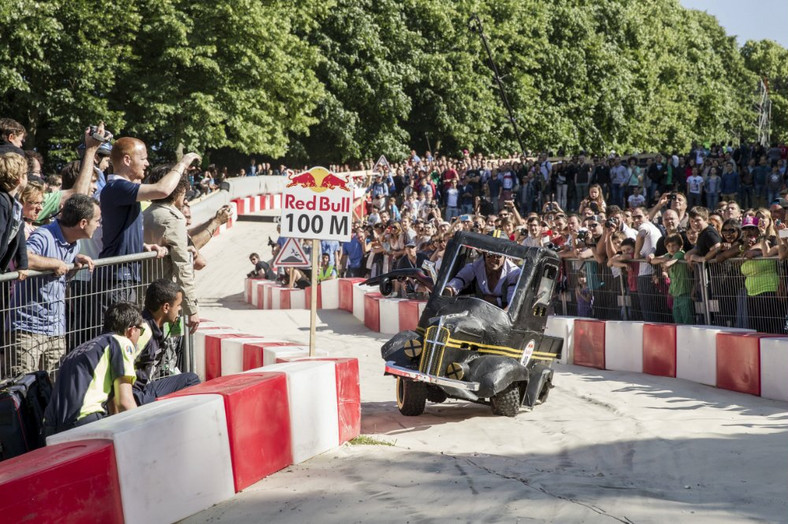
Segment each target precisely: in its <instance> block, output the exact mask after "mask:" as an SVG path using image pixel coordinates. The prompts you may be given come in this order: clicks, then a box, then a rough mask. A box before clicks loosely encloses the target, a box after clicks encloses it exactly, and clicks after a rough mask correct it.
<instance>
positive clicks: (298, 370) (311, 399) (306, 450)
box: [246, 360, 339, 464]
mask: <svg viewBox="0 0 788 524" xmlns="http://www.w3.org/2000/svg"><path fill="white" fill-rule="evenodd" d="M259 372H283V373H285V374H286V375H287V397H288V401H289V404H288V405H289V409H290V434H291V447H292V450H293V463H294V464H299V463H301V462H303V461H305V460H307V459H310V458H312V457H314V456H315V455H319V454H320V453H323V452H325V451H328V450H330V449H332V448H335V447H337V446H338V445H339V414H338V403H337V386H336V371H335V366H334V364H333V363H332V362H322V361H316V360H308V361H301V362H286V363H281V364H273V365H271V366H265V367H262V368H258V369H253V370H250V371H247V372H246V373H259Z"/></svg>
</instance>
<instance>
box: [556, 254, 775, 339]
mask: <svg viewBox="0 0 788 524" xmlns="http://www.w3.org/2000/svg"><path fill="white" fill-rule="evenodd" d="M640 264H647V262H646V261H644V260H633V261H632V263H631V266H630V268H629V269H627V270H624V271H621V270H616V269H611V268H609V267H607V266H606V265H605V264H599V263H597V262H596V261H594V260H593V259H591V260H579V259H566V260H564V263H563V275H564V278H563V279H562V285H561V286H560V288H559V292H558V293H557V294H556V295H555V299H554V304H553V308H554V310H555V312H556V313H557V314H561V315H570V316H582V317H588V318H596V319H600V320H646V321H649V322H669V323H674V322H675V323H687V324H697V325H710V326H725V327H738V328H749V329H754V330H756V331H759V332H762V333H773V334H784V333H787V332H788V329H787V327H788V326H787V325H786V324H787V323H786V320H788V319H786V314H787V313H788V292H787V289H786V282H788V280H787V279H786V277H788V262H787V261H783V260H778V259H776V258H755V259H751V260H750V259H743V258H734V259H729V260H726V261H724V262H719V263H709V262H707V263H704V264H687V263H686V262H683V261H681V262H678V264H684V265H685V267H688V272H687V274H685V277H684V278H685V279H686V282H685V286H684V289H685V290H687V289H688V290H689V296H688V297H687V295H686V294H683V295H681V296H679V297H677V296H673V295H671V292H670V284H671V282H670V279H669V278H668V276H667V274H666V273H665V272H663V270H662V268H661V267H660V266H653V275H652V276H647V275H643V276H637V274H638V273H641V271H640V267H639V265H640ZM581 275H582V276H584V277H585V279H586V283H587V285H586V286H584V287H585V288H586V291H582V289H580V288H578V280H579V277H580V276H581ZM677 309H678V310H679V313H678V316H676V311H677ZM682 311H683V312H685V313H684V314H682V313H681V312H682Z"/></svg>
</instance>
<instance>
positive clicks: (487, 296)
mask: <svg viewBox="0 0 788 524" xmlns="http://www.w3.org/2000/svg"><path fill="white" fill-rule="evenodd" d="M518 278H520V268H519V267H517V266H516V265H515V264H514V262H512V261H511V260H509V259H508V258H506V257H505V256H504V255H501V254H498V253H484V255H483V256H481V257H479V258H477V259H476V260H475V261H473V262H471V263H469V264H467V265H466V266H465V267H463V268H462V269H461V270H460V272H459V273H457V276H455V277H454V278H453V279H451V281H450V282H449V283H448V284H447V285H446V288H445V289H444V294H448V295H449V296H456V295H458V294H459V293H461V292H462V291H463V290H465V289H467V288H469V287H470V286H471V285H474V286H475V291H476V296H477V297H479V298H481V299H483V300H486V301H487V302H489V303H491V304H494V305H496V306H498V307H500V308H504V309H506V307H507V306H508V305H509V302H511V300H512V296H513V295H514V290H515V288H516V287H517V286H516V284H517V279H518Z"/></svg>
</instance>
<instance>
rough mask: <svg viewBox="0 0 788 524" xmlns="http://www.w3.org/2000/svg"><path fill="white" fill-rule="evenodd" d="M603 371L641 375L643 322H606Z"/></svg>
mask: <svg viewBox="0 0 788 524" xmlns="http://www.w3.org/2000/svg"><path fill="white" fill-rule="evenodd" d="M605 369H611V370H614V371H632V372H634V373H643V322H629V321H623V320H608V321H607V323H606V326H605Z"/></svg>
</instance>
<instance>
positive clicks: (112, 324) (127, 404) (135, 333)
mask: <svg viewBox="0 0 788 524" xmlns="http://www.w3.org/2000/svg"><path fill="white" fill-rule="evenodd" d="M142 329H143V320H142V315H141V314H140V310H139V309H137V306H135V305H133V304H130V303H128V302H119V303H117V304H113V305H112V306H110V307H109V308H108V309H107V313H106V315H105V317H104V333H103V334H101V335H99V336H98V337H96V338H94V339H92V340H88V341H87V342H85V343H84V344H82V345H81V346H78V347H77V348H76V349H74V350H73V351H71V352H70V353H68V354H67V355H66V356H65V357H64V358H63V360H62V361H61V363H60V371H59V373H58V377H57V381H56V382H55V387H54V389H53V392H52V400H51V401H50V402H49V405H48V406H47V408H46V411H45V412H44V426H45V430H46V433H47V436H48V435H54V434H55V433H60V432H61V431H66V430H68V429H71V428H75V427H77V426H84V425H85V424H89V423H91V422H94V421H96V420H101V419H102V418H105V417H107V416H109V415H111V414H113V413H117V412H121V411H127V410H129V409H134V408H135V407H137V403H136V402H135V401H134V395H133V394H132V384H134V381H135V379H136V376H135V374H134V355H135V354H136V352H137V349H136V348H137V342H138V341H139V338H140V331H141V330H142Z"/></svg>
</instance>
